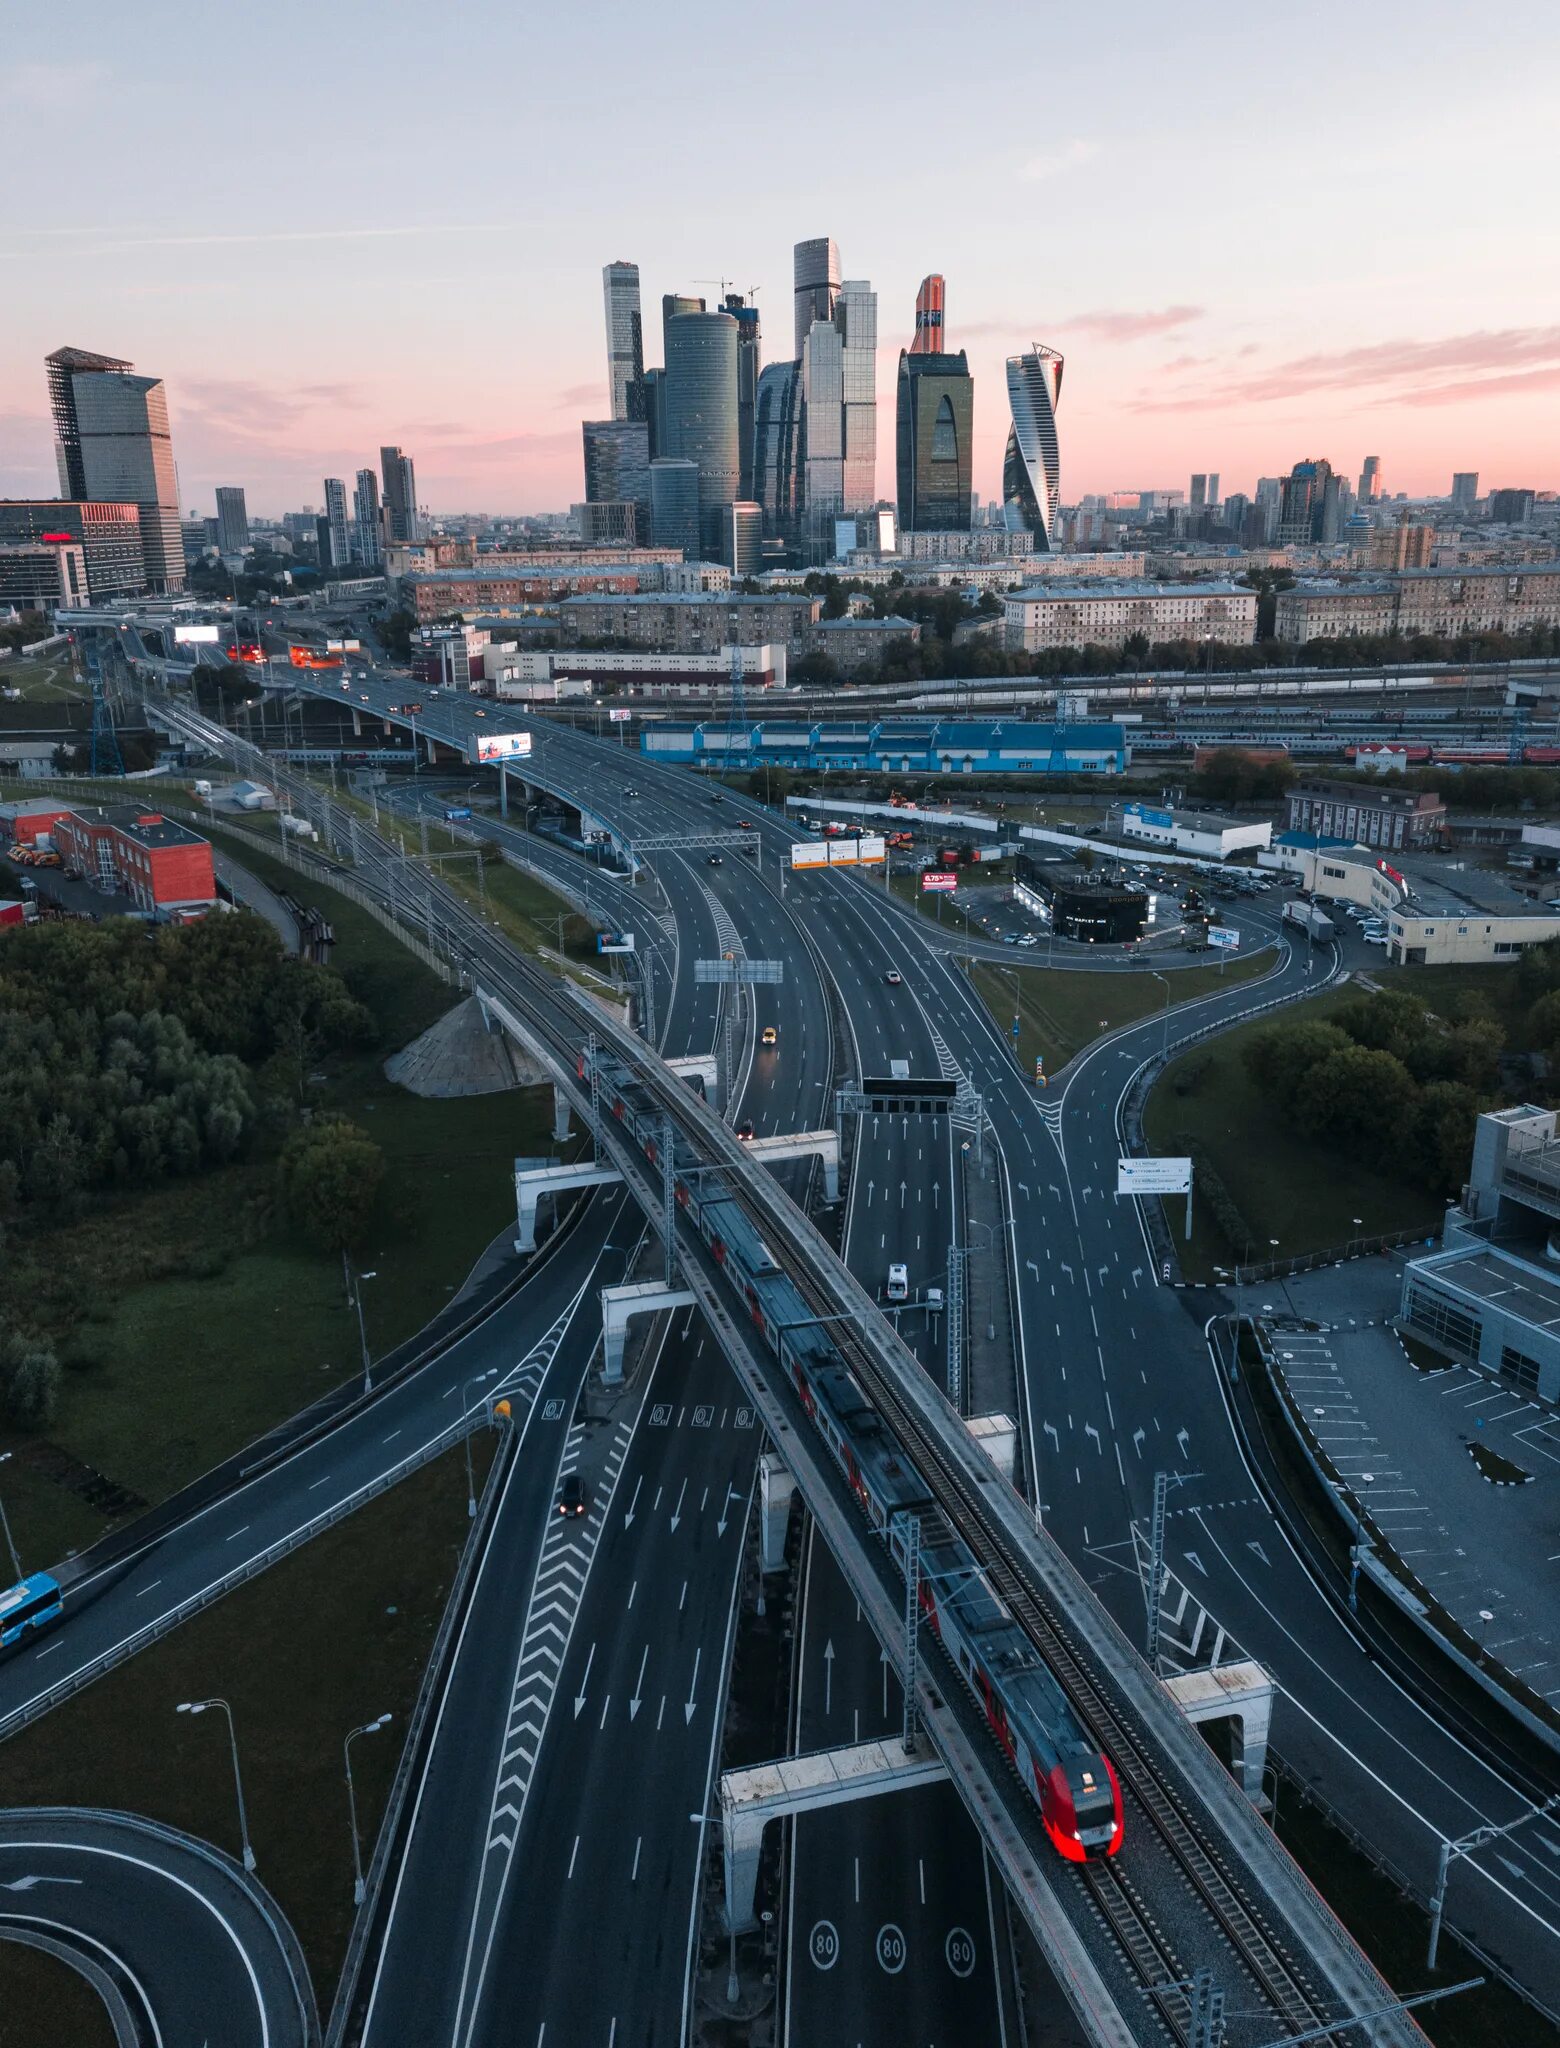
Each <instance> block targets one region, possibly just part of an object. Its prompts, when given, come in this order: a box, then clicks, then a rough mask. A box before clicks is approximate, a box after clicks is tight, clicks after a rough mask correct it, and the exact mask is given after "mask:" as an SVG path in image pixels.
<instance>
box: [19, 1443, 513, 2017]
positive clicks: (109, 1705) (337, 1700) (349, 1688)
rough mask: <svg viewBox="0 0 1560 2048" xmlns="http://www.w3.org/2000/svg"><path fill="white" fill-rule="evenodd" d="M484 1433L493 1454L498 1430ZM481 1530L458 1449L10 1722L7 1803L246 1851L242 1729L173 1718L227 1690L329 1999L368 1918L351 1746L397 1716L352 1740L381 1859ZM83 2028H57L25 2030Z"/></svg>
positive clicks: (253, 1816)
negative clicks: (103, 1812) (95, 1813)
mask: <svg viewBox="0 0 1560 2048" xmlns="http://www.w3.org/2000/svg"><path fill="white" fill-rule="evenodd" d="M472 1448H473V1452H474V1453H479V1454H480V1456H481V1459H482V1461H483V1465H482V1468H481V1469H485V1466H486V1460H487V1458H488V1456H489V1454H490V1450H491V1444H490V1441H489V1440H488V1439H487V1438H486V1437H478V1438H477V1439H476V1440H475V1441H474V1443H473V1446H472ZM478 1483H479V1484H480V1478H479V1482H478ZM467 1527H468V1524H467V1520H466V1470H465V1461H464V1459H463V1457H462V1455H461V1453H460V1452H459V1451H451V1452H448V1453H446V1455H445V1456H444V1457H442V1458H440V1459H438V1460H436V1461H435V1462H434V1463H433V1464H431V1465H428V1466H425V1467H424V1468H423V1469H422V1470H421V1471H420V1472H416V1473H413V1475H412V1476H411V1477H410V1478H409V1479H406V1480H404V1481H403V1482H402V1483H401V1484H400V1485H399V1486H397V1487H395V1488H394V1489H393V1490H392V1491H391V1492H389V1493H387V1494H384V1495H382V1496H381V1497H380V1498H379V1499H378V1500H376V1501H373V1502H371V1503H370V1504H369V1505H368V1506H367V1507H365V1508H362V1509H360V1510H359V1512H358V1513H357V1514H355V1515H352V1516H350V1517H349V1518H348V1519H347V1520H346V1521H344V1522H342V1523H339V1524H338V1525H337V1527H336V1528H334V1529H331V1530H328V1531H327V1532H326V1533H325V1534H324V1535H323V1536H320V1537H319V1538H317V1539H316V1541H315V1542H313V1543H311V1544H309V1545H307V1546H306V1547H305V1548H304V1549H303V1550H300V1551H297V1552H295V1553H294V1554H293V1556H291V1557H289V1558H286V1559H284V1560H283V1562H282V1563H281V1564H279V1565H277V1566H275V1567H274V1568H273V1569H272V1570H271V1571H269V1572H267V1573H265V1574H264V1575H263V1576H262V1577H261V1578H258V1579H256V1580H254V1581H253V1582H252V1583H251V1584H249V1585H247V1586H244V1587H241V1588H240V1589H239V1590H238V1591H237V1592H235V1593H232V1594H230V1595H229V1597H228V1598H227V1599H226V1600H223V1601H221V1602H220V1603H219V1604H218V1605H217V1606H215V1607H213V1608H211V1609H210V1610H209V1611H208V1612H207V1613H205V1614H202V1615H199V1616H197V1617H196V1619H195V1620H193V1621H191V1622H189V1623H188V1624H187V1625H186V1626H185V1627H183V1628H181V1629H178V1630H176V1631H175V1632H174V1633H173V1634H172V1635H170V1636H168V1637H166V1638H165V1639H164V1640H163V1641H162V1642H160V1643H157V1644H154V1645H153V1647H152V1648H151V1649H149V1650H145V1651H143V1652H142V1654H141V1655H140V1656H139V1657H134V1658H132V1659H131V1661H130V1662H129V1663H128V1664H125V1665H123V1666H121V1668H120V1669H119V1670H118V1671H116V1672H112V1673H110V1675H109V1676H108V1677H106V1678H103V1679H100V1680H99V1681H98V1682H97V1683H96V1684H95V1685H91V1686H89V1687H88V1688H87V1689H86V1691H85V1692H83V1693H81V1694H79V1695H78V1696H77V1697H76V1698H75V1699H73V1700H68V1701H67V1702H66V1703H65V1705H63V1706H61V1707H57V1708H56V1709H55V1710H54V1712H53V1713H52V1714H48V1715H46V1716H45V1717H44V1718H43V1719H42V1720H41V1721H38V1722H35V1723H34V1724H33V1726H32V1727H30V1728H25V1729H23V1731H22V1732H21V1734H19V1735H16V1736H13V1737H12V1738H11V1740H10V1741H9V1742H7V1744H6V1746H5V1761H6V1799H7V1803H8V1804H10V1805H12V1806H42V1805H72V1806H111V1807H117V1808H121V1809H130V1810H133V1811H135V1812H137V1813H142V1814H145V1815H146V1816H147V1817H148V1818H149V1819H152V1820H160V1821H164V1822H167V1823H168V1824H169V1825H171V1826H174V1827H179V1828H184V1829H186V1830H187V1831H188V1832H189V1833H191V1834H194V1835H198V1836H200V1837H201V1839H202V1840H205V1841H210V1842H213V1843H215V1844H216V1845H217V1846H218V1847H220V1848H223V1849H226V1850H227V1851H228V1852H229V1853H230V1854H234V1855H236V1854H237V1852H238V1848H239V1842H238V1825H237V1818H236V1812H235V1807H234V1797H233V1773H232V1766H231V1764H230V1761H229V1754H228V1744H227V1739H226V1730H225V1728H224V1727H223V1725H222V1722H221V1720H220V1718H219V1717H218V1716H215V1715H205V1716H202V1717H200V1718H199V1719H194V1718H192V1717H190V1716H189V1715H179V1716H176V1715H175V1714H174V1707H175V1705H176V1704H177V1703H178V1702H179V1701H180V1700H188V1699H207V1698H211V1697H217V1698H222V1699H226V1700H227V1701H228V1702H229V1704H230V1706H231V1707H232V1710H233V1723H234V1728H235V1731H236V1734H237V1739H238V1750H239V1763H240V1767H241V1768H242V1770H243V1774H244V1798H245V1802H246V1804H247V1806H248V1809H249V1830H250V1839H251V1841H252V1842H253V1845H254V1851H255V1864H256V1874H257V1875H258V1877H259V1878H260V1881H261V1882H262V1883H263V1884H264V1885H265V1886H266V1887H267V1888H268V1889H269V1890H270V1891H271V1892H272V1894H273V1895H274V1896H275V1898H276V1900H277V1903H278V1904H279V1905H280V1906H281V1908H282V1910H283V1911H284V1912H285V1913H286V1915H287V1917H288V1919H289V1920H290V1921H291V1922H292V1925H293V1928H294V1931H295V1932H296V1933H297V1936H298V1939H299V1941H300V1942H301V1943H302V1944H303V1951H304V1954H305V1956H306V1957H307V1959H308V1964H309V1970H310V1974H311V1975H312V1977H313V1979H314V1985H315V1989H316V1992H317V1993H318V1996H319V2001H320V2005H321V2007H322V2008H328V2007H329V2004H330V1999H331V1996H332V1993H333V1991H334V1989H335V1982H336V1977H337V1974H338V1973H339V1971H340V1967H341V1961H342V1957H343V1955H344V1953H345V1949H346V1942H347V1936H348V1933H349V1931H350V1928H351V1924H352V1848H351V1839H350V1836H349V1833H348V1820H347V1801H346V1790H345V1786H344V1783H343V1774H342V1761H341V1745H342V1741H343V1739H344V1737H345V1736H346V1734H347V1732H348V1731H349V1730H350V1729H352V1728H355V1727H361V1726H362V1725H364V1724H365V1723H366V1722H369V1721H373V1720H377V1719H378V1717H379V1715H381V1714H383V1713H390V1714H393V1715H394V1716H395V1719H394V1721H393V1722H392V1724H391V1726H390V1727H389V1728H387V1729H385V1730H384V1731H383V1733H381V1734H379V1735H373V1736H365V1737H364V1738H363V1740H362V1741H360V1742H358V1743H355V1744H354V1745H353V1751H352V1775H353V1781H354V1784H355V1787H356V1792H357V1801H358V1816H359V1822H360V1825H361V1829H362V1842H363V1860H364V1862H365V1864H366V1863H367V1861H368V1858H369V1855H370V1852H371V1850H372V1847H373V1842H374V1837H375V1834H376V1832H377V1830H378V1827H379V1822H380V1819H381V1817H382V1815H383V1812H384V1806H385V1800H386V1797H387V1795H388V1792H389V1788H390V1782H391V1779H392V1777H393V1776H394V1772H395V1766H396V1761H397V1758H398V1756H399V1754H400V1749H401V1744H402V1742H403V1741H404V1739H405V1733H406V1724H407V1717H408V1714H409V1713H410V1711H411V1707H412V1704H413V1702H414V1700H415V1699H416V1696H417V1689H418V1686H419V1685H420V1683H421V1681H422V1674H423V1670H424V1668H425V1666H426V1663H427V1659H428V1653H429V1650H430V1648H431V1646H432V1643H433V1638H434V1634H435V1632H436V1630H437V1628H438V1623H439V1617H440V1615H441V1614H442V1612H443V1609H444V1603H445V1601H446V1599H447V1598H448V1595H449V1589H450V1584H451V1580H452V1578H453V1575H454V1570H455V1566H456V1563H457V1560H458V1559H459V1556H460V1551H461V1546H462V1545H463V1544H464V1542H465V1539H466V1531H467ZM13 1953H14V1951H12V1950H11V1949H10V1948H9V1947H7V1946H6V1945H4V1944H0V1985H3V1986H4V1987H5V1989H4V1990H3V1991H0V2013H4V2014H5V2016H6V2020H7V2022H8V2023H10V2024H13V2025H17V2026H19V2027H20V2026H22V2025H23V2024H24V2023H25V2022H24V2017H23V2014H22V2013H21V2012H20V2011H19V2010H18V2009H17V2007H16V2004H15V2001H14V2000H13V1998H12V1996H11V1995H10V1990H11V1984H10V1978H9V1975H8V1971H9V1958H10V1956H11V1955H12V1954H13ZM47 2011H48V2009H47V2008H46V2009H45V2012H44V2013H43V2014H40V2015H39V2016H38V2021H39V2022H40V2023H41V2022H43V2021H46V2019H47ZM5 2039H8V2037H7V2036H5V2035H4V2034H0V2040H5ZM74 2039H75V2036H74V2035H71V2034H67V2033H62V2032H60V2031H59V2030H58V2029H57V2028H56V2029H55V2031H52V2032H51V2031H49V2028H48V2026H47V2025H46V2024H34V2027H33V2031H32V2033H31V2034H27V2033H25V2032H19V2033H18V2036H17V2040H18V2043H20V2042H22V2041H34V2042H37V2043H39V2044H40V2048H41V2044H43V2043H45V2042H48V2043H50V2044H55V2043H59V2042H61V2041H63V2040H71V2041H74Z"/></svg>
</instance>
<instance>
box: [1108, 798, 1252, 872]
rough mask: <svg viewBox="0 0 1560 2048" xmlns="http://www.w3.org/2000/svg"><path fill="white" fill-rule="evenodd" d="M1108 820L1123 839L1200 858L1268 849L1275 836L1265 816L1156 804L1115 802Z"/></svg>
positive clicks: (1213, 857)
mask: <svg viewBox="0 0 1560 2048" xmlns="http://www.w3.org/2000/svg"><path fill="white" fill-rule="evenodd" d="M1108 822H1109V824H1110V826H1111V827H1112V828H1113V829H1114V830H1115V831H1117V832H1119V833H1120V835H1121V837H1122V838H1123V839H1141V840H1143V841H1144V842H1145V843H1146V844H1147V845H1149V846H1162V847H1165V848H1167V849H1168V850H1169V851H1170V852H1172V853H1189V854H1193V855H1195V856H1196V857H1197V858H1198V859H1201V860H1228V859H1229V857H1230V855H1231V854H1232V853H1243V852H1247V853H1261V852H1265V851H1266V849H1267V847H1268V846H1269V845H1270V844H1271V842H1272V838H1273V827H1272V825H1271V823H1270V822H1269V820H1268V819H1266V818H1221V817H1219V816H1218V815H1217V814H1216V813H1214V812H1213V811H1173V810H1167V809H1162V808H1161V807H1159V806H1158V805H1155V804H1142V803H1132V804H1114V805H1112V806H1111V810H1110V814H1109V819H1108Z"/></svg>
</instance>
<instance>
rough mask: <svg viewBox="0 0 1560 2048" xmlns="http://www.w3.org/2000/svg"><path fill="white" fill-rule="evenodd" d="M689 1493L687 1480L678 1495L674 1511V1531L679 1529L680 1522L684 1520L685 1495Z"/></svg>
mask: <svg viewBox="0 0 1560 2048" xmlns="http://www.w3.org/2000/svg"><path fill="white" fill-rule="evenodd" d="M687 1491H688V1482H687V1480H686V1479H685V1480H684V1481H683V1483H682V1487H681V1490H680V1491H679V1493H678V1495H677V1505H676V1507H674V1508H673V1509H672V1527H673V1528H674V1529H675V1528H676V1527H677V1524H678V1523H679V1522H680V1521H681V1520H682V1504H683V1494H685V1493H686V1492H687Z"/></svg>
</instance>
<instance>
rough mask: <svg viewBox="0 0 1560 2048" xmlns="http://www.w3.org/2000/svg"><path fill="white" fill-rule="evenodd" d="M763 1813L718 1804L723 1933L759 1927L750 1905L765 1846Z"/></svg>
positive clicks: (734, 1932)
mask: <svg viewBox="0 0 1560 2048" xmlns="http://www.w3.org/2000/svg"><path fill="white" fill-rule="evenodd" d="M766 1818H767V1816H766V1815H765V1814H764V1813H763V1812H762V1811H758V1812H751V1811H743V1810H742V1809H740V1808H737V1807H733V1806H730V1805H728V1804H727V1803H726V1801H725V1800H722V1801H721V1834H722V1837H723V1840H724V1843H725V1850H726V1931H727V1933H728V1934H746V1933H747V1932H748V1930H749V1929H750V1928H752V1927H756V1926H757V1925H758V1920H757V1916H756V1915H755V1913H754V1911H753V1901H754V1898H755V1897H756V1896H757V1893H758V1858H759V1852H760V1850H761V1849H762V1848H763V1846H764V1821H765V1819H766Z"/></svg>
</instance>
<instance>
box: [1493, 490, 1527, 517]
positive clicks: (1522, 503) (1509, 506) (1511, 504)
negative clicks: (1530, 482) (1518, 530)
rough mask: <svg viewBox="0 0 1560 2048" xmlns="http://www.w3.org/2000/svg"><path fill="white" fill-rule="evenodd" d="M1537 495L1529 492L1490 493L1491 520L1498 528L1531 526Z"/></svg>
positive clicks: (1507, 491)
mask: <svg viewBox="0 0 1560 2048" xmlns="http://www.w3.org/2000/svg"><path fill="white" fill-rule="evenodd" d="M1537 502H1538V498H1537V493H1536V492H1533V491H1527V490H1504V491H1491V492H1490V518H1491V520H1492V521H1493V522H1494V524H1495V525H1496V526H1530V525H1531V524H1532V521H1533V507H1534V505H1535V504H1537Z"/></svg>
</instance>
